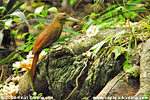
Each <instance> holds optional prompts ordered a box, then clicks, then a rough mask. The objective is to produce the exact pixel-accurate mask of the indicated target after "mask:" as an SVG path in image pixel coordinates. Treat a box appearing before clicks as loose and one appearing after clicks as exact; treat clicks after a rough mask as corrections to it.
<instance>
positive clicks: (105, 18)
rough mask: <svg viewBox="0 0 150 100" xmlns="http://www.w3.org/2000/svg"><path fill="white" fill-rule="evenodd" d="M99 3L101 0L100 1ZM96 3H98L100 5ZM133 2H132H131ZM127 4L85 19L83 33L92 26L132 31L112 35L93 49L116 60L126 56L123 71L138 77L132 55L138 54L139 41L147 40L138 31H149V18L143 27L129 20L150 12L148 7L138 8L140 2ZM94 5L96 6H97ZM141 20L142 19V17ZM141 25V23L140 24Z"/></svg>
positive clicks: (115, 6)
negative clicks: (118, 27)
mask: <svg viewBox="0 0 150 100" xmlns="http://www.w3.org/2000/svg"><path fill="white" fill-rule="evenodd" d="M98 1H99V0H98ZM98 1H97V2H95V4H96V3H98ZM130 1H132V0H130ZM134 3H135V4H133V3H132V2H127V4H125V3H124V4H119V3H118V5H116V4H114V5H112V6H110V7H108V8H107V9H106V10H104V11H102V12H100V13H96V12H94V13H92V14H90V15H87V16H85V17H84V19H85V18H88V21H87V22H86V23H85V24H84V25H83V30H82V31H83V32H85V31H86V30H87V28H88V27H89V26H91V25H96V26H97V27H98V28H99V30H101V29H106V28H109V27H116V26H118V25H119V26H121V27H122V26H123V25H124V26H125V25H127V26H126V27H127V28H129V29H130V30H131V33H129V34H128V35H123V34H125V33H126V32H120V33H118V34H116V35H115V36H113V35H110V36H108V37H107V38H106V39H105V40H103V41H101V42H100V43H98V44H96V45H95V46H93V47H92V48H91V49H92V50H94V52H95V53H96V54H97V55H98V54H100V53H101V52H103V51H104V50H108V51H107V55H108V58H109V57H111V54H115V56H114V59H115V60H116V59H117V58H118V57H119V56H120V55H122V54H124V56H125V59H126V61H125V62H124V63H123V69H124V71H125V72H128V73H131V74H132V75H133V76H135V77H137V76H138V73H137V72H136V71H135V69H133V68H132V66H133V65H132V63H131V61H132V58H131V56H132V54H134V53H136V49H137V40H138V39H140V40H141V41H145V40H146V38H142V39H141V37H143V35H142V34H137V33H136V31H139V30H143V29H144V30H143V33H145V31H149V28H148V27H149V25H150V23H149V19H148V18H149V16H147V18H145V19H144V18H143V19H142V20H141V22H142V24H143V26H142V25H139V26H138V24H137V25H132V24H131V22H130V21H129V20H134V19H135V18H136V17H140V15H138V12H142V11H149V9H146V7H144V6H142V7H140V8H136V5H137V4H136V3H139V2H134ZM95 4H94V5H95ZM140 18H141V17H140ZM126 19H127V20H126ZM139 23H140V22H139ZM106 43H107V44H108V45H107V46H106V47H105V48H102V47H103V46H104V44H106Z"/></svg>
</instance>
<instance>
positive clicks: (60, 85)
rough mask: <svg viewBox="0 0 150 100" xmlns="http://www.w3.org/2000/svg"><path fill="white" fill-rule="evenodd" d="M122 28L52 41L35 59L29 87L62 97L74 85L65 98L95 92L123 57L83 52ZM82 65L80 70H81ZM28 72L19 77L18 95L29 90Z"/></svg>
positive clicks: (114, 72) (60, 99) (117, 68)
mask: <svg viewBox="0 0 150 100" xmlns="http://www.w3.org/2000/svg"><path fill="white" fill-rule="evenodd" d="M125 30H126V29H124V28H115V29H105V30H101V31H100V32H99V33H98V34H97V35H96V36H95V37H88V36H85V35H80V36H74V37H72V38H70V39H68V40H66V41H64V42H60V43H54V44H53V46H51V48H50V52H49V53H48V54H47V55H46V56H45V57H44V58H43V59H42V60H41V61H40V62H39V63H38V65H37V68H36V75H35V77H34V82H33V87H34V91H36V92H37V93H43V95H44V96H49V95H50V96H53V97H54V98H55V99H56V100H64V99H65V98H67V97H68V95H69V94H70V93H71V92H72V90H73V89H74V88H75V87H76V78H77V77H78V76H79V75H80V74H81V76H80V77H79V80H78V83H77V84H78V88H77V90H76V91H75V92H74V93H73V94H72V95H71V97H70V99H69V100H80V99H81V98H83V97H89V98H90V97H93V96H96V95H97V94H98V93H99V92H100V91H101V90H102V88H103V87H104V86H105V85H106V84H107V82H108V81H109V80H110V79H112V78H113V77H114V76H115V75H117V74H118V73H119V72H120V70H121V69H122V63H123V62H124V60H125V59H124V57H123V56H121V57H118V59H117V60H114V57H113V55H112V57H110V58H108V56H107V55H106V51H104V52H102V53H101V54H99V55H97V56H95V57H87V56H86V54H85V52H86V51H88V50H89V49H90V48H91V47H92V46H94V45H95V44H97V43H99V42H100V41H102V40H104V39H105V38H106V37H107V36H109V35H111V34H116V33H119V32H121V31H125ZM83 68H84V70H83ZM81 71H82V72H81ZM29 73H30V72H29V71H28V72H26V73H25V74H24V75H23V76H22V77H21V78H20V81H19V95H26V96H27V95H29V94H32V91H31V90H32V89H31V85H30V74H29Z"/></svg>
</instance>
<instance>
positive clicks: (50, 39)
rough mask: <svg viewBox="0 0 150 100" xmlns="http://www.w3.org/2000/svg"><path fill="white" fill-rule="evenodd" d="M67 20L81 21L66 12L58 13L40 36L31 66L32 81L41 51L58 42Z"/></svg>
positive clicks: (34, 49)
mask: <svg viewBox="0 0 150 100" xmlns="http://www.w3.org/2000/svg"><path fill="white" fill-rule="evenodd" d="M66 21H74V22H79V20H78V19H75V18H73V17H69V16H67V14H66V13H58V14H56V15H55V17H54V19H53V20H52V22H51V24H49V25H48V26H47V27H46V29H44V31H43V32H42V33H41V34H40V35H39V36H38V38H37V39H36V41H35V44H34V46H33V55H34V57H33V61H32V66H31V81H32V82H33V79H34V75H35V71H36V64H37V61H38V57H39V54H40V53H41V51H42V50H43V49H44V48H46V47H48V46H50V45H51V44H52V43H54V42H56V41H57V40H58V39H59V37H60V35H61V32H62V29H63V24H64V23H65V22H66Z"/></svg>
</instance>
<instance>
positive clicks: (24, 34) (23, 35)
mask: <svg viewBox="0 0 150 100" xmlns="http://www.w3.org/2000/svg"><path fill="white" fill-rule="evenodd" d="M27 34H29V33H23V34H22V37H21V38H22V39H23V38H24V37H25V36H26V35H27Z"/></svg>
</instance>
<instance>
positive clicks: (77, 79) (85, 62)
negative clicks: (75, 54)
mask: <svg viewBox="0 0 150 100" xmlns="http://www.w3.org/2000/svg"><path fill="white" fill-rule="evenodd" d="M87 61H88V60H87ZM87 61H84V64H85V66H84V67H83V69H82V70H81V72H80V74H79V75H78V77H77V78H76V87H75V88H74V89H73V90H72V92H71V93H70V94H69V95H68V97H67V98H66V99H65V100H68V99H69V98H70V97H71V95H72V94H73V93H74V92H75V91H76V90H77V88H78V86H79V84H78V81H79V78H80V77H81V75H82V73H83V71H84V69H85V68H86V66H87Z"/></svg>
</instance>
